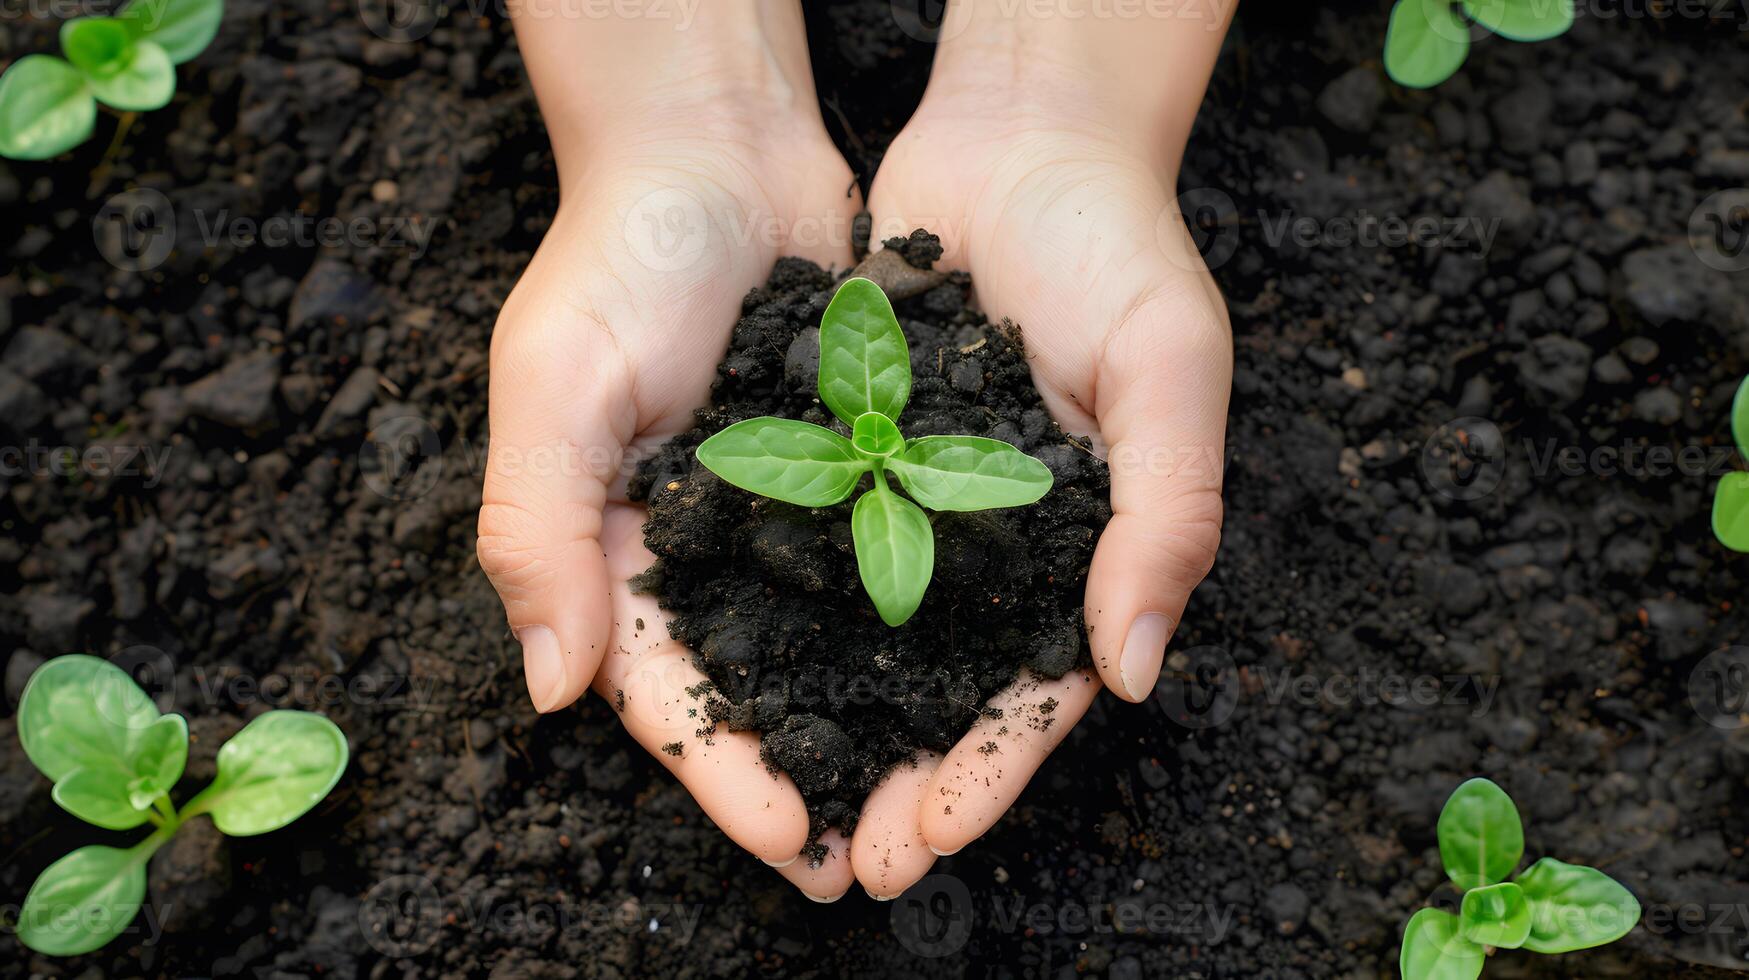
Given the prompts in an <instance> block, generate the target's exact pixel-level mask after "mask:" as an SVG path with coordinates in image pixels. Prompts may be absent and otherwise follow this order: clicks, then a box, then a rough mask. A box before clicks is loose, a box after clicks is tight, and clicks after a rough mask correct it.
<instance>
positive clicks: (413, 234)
mask: <svg viewBox="0 0 1749 980" xmlns="http://www.w3.org/2000/svg"><path fill="white" fill-rule="evenodd" d="M194 227H195V230H196V231H197V232H198V233H199V234H200V240H201V243H202V244H203V245H205V246H206V247H208V248H212V247H214V246H217V245H223V244H228V245H230V246H231V247H232V248H239V249H241V248H251V247H253V246H255V245H258V244H259V245H265V246H267V247H268V248H286V247H287V246H295V247H298V248H338V247H341V246H351V247H353V248H385V249H399V250H405V251H408V252H411V253H412V255H413V258H415V259H420V258H424V257H425V252H426V250H427V249H429V248H430V247H431V236H432V235H433V234H434V233H436V231H437V220H436V219H435V218H430V217H426V216H423V215H385V216H383V217H380V218H369V217H364V216H362V215H360V216H357V217H352V218H336V217H332V216H326V215H324V216H317V215H309V214H302V213H298V212H293V213H291V214H276V215H273V216H271V217H267V218H250V217H233V216H232V215H231V212H230V209H228V208H220V209H219V210H217V211H208V210H206V209H205V208H196V209H195V210H194Z"/></svg>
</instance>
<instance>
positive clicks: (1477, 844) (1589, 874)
mask: <svg viewBox="0 0 1749 980" xmlns="http://www.w3.org/2000/svg"><path fill="white" fill-rule="evenodd" d="M1523 857H1524V824H1523V823H1522V822H1520V821H1519V819H1518V808H1517V807H1516V806H1513V805H1512V798H1511V797H1510V796H1507V795H1506V791H1505V790H1503V789H1501V788H1500V787H1498V786H1496V785H1494V784H1493V783H1492V782H1490V781H1488V780H1486V779H1472V780H1470V781H1469V782H1467V783H1464V784H1463V785H1462V786H1459V787H1458V788H1457V791H1456V792H1454V793H1452V794H1451V798H1450V799H1448V800H1446V801H1445V809H1444V810H1442V811H1440V814H1439V858H1440V860H1441V861H1442V862H1443V863H1444V864H1445V873H1446V875H1447V876H1448V877H1450V878H1451V881H1452V884H1454V885H1456V886H1457V888H1458V890H1459V891H1461V892H1463V895H1464V897H1463V904H1462V905H1461V906H1460V907H1459V912H1458V914H1457V915H1453V914H1451V913H1450V912H1446V911H1442V910H1440V909H1432V908H1428V909H1422V910H1421V911H1419V912H1417V913H1415V914H1414V915H1413V916H1412V917H1410V919H1409V924H1408V925H1407V926H1406V927H1404V929H1403V952H1402V956H1401V957H1400V958H1399V960H1398V963H1397V965H1398V968H1399V969H1400V970H1401V971H1402V973H1403V980H1475V978H1476V977H1479V976H1481V975H1482V963H1483V961H1484V960H1486V959H1487V956H1488V953H1489V951H1490V950H1493V949H1520V948H1523V949H1528V950H1530V951H1531V952H1533V953H1566V952H1571V951H1572V950H1575V949H1589V948H1591V947H1592V946H1602V945H1603V944H1604V943H1611V942H1614V941H1616V940H1617V939H1620V938H1621V937H1623V936H1625V935H1627V934H1628V931H1629V930H1631V929H1632V928H1633V927H1634V924H1635V923H1637V922H1639V921H1640V903H1639V900H1638V899H1636V898H1634V896H1633V894H1632V893H1631V892H1629V891H1628V890H1627V889H1626V888H1623V887H1622V886H1621V884H1620V883H1618V882H1617V881H1616V880H1615V879H1614V878H1611V877H1610V876H1608V875H1606V874H1604V873H1603V872H1601V871H1598V870H1597V869H1596V868H1587V867H1584V866H1583V865H1577V864H1566V863H1563V862H1561V861H1557V860H1555V859H1554V858H1547V857H1546V858H1543V859H1542V860H1540V861H1538V862H1536V863H1535V864H1533V865H1531V866H1530V867H1529V868H1527V869H1525V870H1524V871H1523V872H1522V873H1520V874H1519V875H1518V876H1517V877H1515V878H1513V879H1512V880H1511V881H1508V880H1506V879H1507V877H1508V876H1509V875H1511V874H1512V872H1513V871H1514V870H1516V869H1517V867H1518V862H1519V859H1521V858H1523Z"/></svg>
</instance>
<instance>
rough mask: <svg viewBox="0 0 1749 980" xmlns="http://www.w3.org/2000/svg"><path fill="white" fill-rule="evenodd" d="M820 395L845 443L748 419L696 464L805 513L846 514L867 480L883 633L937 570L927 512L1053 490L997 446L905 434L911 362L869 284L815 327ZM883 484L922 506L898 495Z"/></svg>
mask: <svg viewBox="0 0 1749 980" xmlns="http://www.w3.org/2000/svg"><path fill="white" fill-rule="evenodd" d="M818 387H819V391H820V400H821V401H823V402H825V403H826V407H827V408H829V409H831V410H832V414H833V415H836V416H838V419H839V420H840V421H841V422H843V423H844V424H845V425H846V426H847V427H848V428H849V432H850V436H849V438H845V436H843V435H841V434H840V433H838V432H834V431H833V430H831V429H827V428H824V427H822V426H818V425H810V424H809V423H807V422H795V421H791V420H789V419H778V418H769V417H764V418H756V419H747V420H746V421H744V422H736V423H735V424H734V425H731V426H729V427H728V428H726V429H724V430H723V431H721V432H719V433H717V434H716V435H714V436H711V437H710V438H709V439H706V440H705V441H704V443H703V444H702V445H700V446H699V447H698V461H699V462H701V463H703V464H704V465H705V466H706V467H707V468H709V469H710V471H711V472H713V473H715V474H716V475H718V476H720V477H722V478H723V479H724V480H725V481H727V482H729V483H732V484H734V485H735V486H737V487H740V488H741V489H743V490H748V491H751V492H753V493H757V494H760V495H762V496H766V497H771V498H772V499H774V500H781V501H784V502H785V503H790V504H795V505H797V506H798V507H829V506H831V505H833V504H836V503H840V502H842V501H844V500H845V499H847V498H849V497H850V495H851V494H852V493H854V492H855V491H856V488H857V487H858V485H859V484H861V482H862V477H863V474H865V473H872V474H873V475H874V488H873V489H872V490H869V491H868V492H866V493H864V494H863V495H862V496H861V497H859V498H857V501H856V507H855V509H854V510H852V511H851V515H850V531H851V539H852V542H853V544H854V545H855V547H856V568H857V572H858V573H859V574H860V575H861V577H862V585H863V588H864V589H865V590H867V592H868V596H869V598H870V599H872V600H873V601H874V606H875V609H876V611H878V612H879V613H880V615H881V619H882V620H883V621H884V622H885V623H886V624H887V625H888V626H899V625H902V624H903V623H904V622H905V621H906V620H908V619H910V618H911V616H912V614H913V613H915V612H916V611H917V607H918V606H919V605H920V604H921V603H922V602H923V593H924V592H925V591H926V590H927V589H928V588H929V579H930V576H931V575H932V574H933V573H934V571H935V532H934V530H933V529H932V528H931V527H930V524H929V515H927V514H925V513H924V511H923V507H928V508H929V509H931V510H951V511H972V510H989V509H991V508H995V507H1023V506H1025V505H1027V504H1030V503H1034V502H1036V501H1037V500H1038V499H1039V498H1040V497H1043V496H1044V495H1045V493H1046V492H1047V491H1049V490H1050V489H1051V471H1050V470H1049V469H1048V468H1046V466H1045V464H1043V463H1041V462H1039V461H1038V460H1036V459H1034V458H1032V457H1031V456H1028V455H1027V454H1025V453H1023V452H1021V451H1020V450H1018V449H1016V448H1014V447H1013V446H1010V445H1009V444H1008V443H1006V442H1003V441H1001V440H1000V439H984V438H980V437H977V436H923V437H922V438H919V439H906V438H905V437H904V436H903V435H901V434H900V432H899V425H898V422H899V413H900V412H901V411H903V410H904V408H905V402H906V400H907V399H908V398H910V396H911V355H910V351H909V350H908V349H907V348H906V346H905V333H904V331H903V330H901V329H899V320H898V318H897V317H895V316H894V315H893V306H892V304H891V303H889V302H887V295H886V294H885V293H883V292H881V288H880V287H879V286H877V285H875V284H874V283H873V282H872V281H870V280H868V279H862V278H856V279H850V280H847V281H846V282H845V283H844V285H842V286H840V287H839V288H838V293H837V295H835V296H833V297H832V302H831V303H830V304H828V305H827V307H826V313H825V315H824V316H823V317H821V319H820V378H819V385H818ZM888 473H891V474H892V475H894V476H896V477H898V478H899V485H900V486H902V487H904V488H905V491H906V492H907V493H909V494H910V495H911V498H912V499H913V500H915V501H916V503H912V501H911V500H907V499H906V498H905V497H903V496H900V495H899V494H898V493H896V492H894V490H893V489H892V487H890V486H889V485H888V484H887V474H888ZM918 504H922V505H923V507H919V506H917V505H918Z"/></svg>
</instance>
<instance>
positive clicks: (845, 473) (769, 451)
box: [698, 417, 871, 507]
mask: <svg viewBox="0 0 1749 980" xmlns="http://www.w3.org/2000/svg"><path fill="white" fill-rule="evenodd" d="M698 461H699V462H701V463H703V464H704V465H705V467H706V468H707V469H709V470H710V471H711V472H712V473H715V474H716V475H718V476H720V477H722V478H723V479H724V480H725V481H727V482H729V483H732V484H734V485H735V486H737V487H740V488H741V489H743V490H748V491H751V492H753V493H757V494H761V495H763V496H766V497H771V498H772V499H774V500H782V501H784V502H785V503H791V504H796V505H797V506H800V507H828V506H831V505H832V504H835V503H838V502H839V501H841V500H843V499H844V498H846V497H848V496H850V492H851V491H852V490H855V489H856V481H857V480H860V479H861V478H862V475H863V474H864V473H867V472H868V471H869V468H870V465H871V464H870V463H869V461H868V460H866V459H863V458H861V457H859V456H857V454H856V450H855V449H853V448H852V447H851V445H850V440H848V439H846V438H844V437H843V436H841V435H839V434H838V433H836V432H833V431H832V430H831V429H822V428H820V427H819V426H817V425H809V424H808V423H806V422H795V421H791V420H789V419H774V418H769V417H767V418H757V419H747V420H746V421H744V422H736V423H735V424H734V425H731V426H729V427H728V428H726V429H724V430H723V431H721V432H719V433H717V434H716V435H714V436H711V437H710V438H709V439H706V440H705V441H704V442H703V443H701V444H700V445H699V447H698Z"/></svg>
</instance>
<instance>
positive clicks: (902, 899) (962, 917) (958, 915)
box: [887, 874, 973, 959]
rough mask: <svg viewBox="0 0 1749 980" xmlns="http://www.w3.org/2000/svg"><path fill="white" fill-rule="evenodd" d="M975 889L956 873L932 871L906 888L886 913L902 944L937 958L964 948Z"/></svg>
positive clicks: (889, 926) (895, 935) (970, 932)
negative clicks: (955, 874) (972, 889)
mask: <svg viewBox="0 0 1749 980" xmlns="http://www.w3.org/2000/svg"><path fill="white" fill-rule="evenodd" d="M972 916H973V910H972V893H971V891H970V890H969V889H967V888H966V883H965V882H963V881H961V880H959V879H958V878H955V877H954V876H953V875H943V874H937V875H929V876H928V877H925V878H924V879H923V880H922V881H919V882H918V883H917V884H915V885H912V886H911V887H910V888H907V889H905V893H904V894H903V895H900V896H899V897H898V899H897V900H895V901H894V902H893V907H892V909H891V910H890V911H889V912H888V913H887V926H888V928H890V929H892V930H893V938H895V939H897V940H898V941H899V945H901V946H903V947H905V948H906V949H908V950H910V951H911V952H913V953H915V954H917V955H918V956H924V957H928V958H930V959H938V958H940V957H943V956H951V955H953V954H954V953H957V952H959V951H960V950H962V949H964V948H965V945H966V942H967V941H968V940H970V939H971V938H972Z"/></svg>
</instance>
